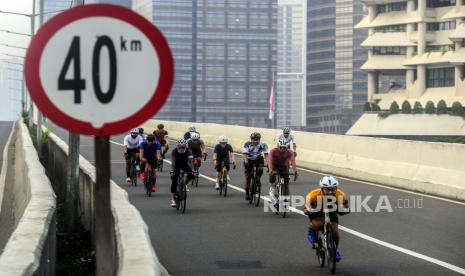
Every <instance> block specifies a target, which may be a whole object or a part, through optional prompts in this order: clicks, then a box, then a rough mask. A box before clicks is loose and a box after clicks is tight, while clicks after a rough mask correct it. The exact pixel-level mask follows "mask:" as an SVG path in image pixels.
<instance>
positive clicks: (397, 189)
mask: <svg viewBox="0 0 465 276" xmlns="http://www.w3.org/2000/svg"><path fill="white" fill-rule="evenodd" d="M205 147H207V148H209V149H213V147H209V146H205ZM234 154H235V155H237V156H242V154H240V153H236V152H235V153H234ZM297 169H298V170H300V171H305V172H309V173H314V174H318V175H322V176H324V175H328V174H327V173H322V172H317V171H314V170H309V169H305V168H301V167H297ZM335 176H337V178H339V179H345V180H348V181H352V182H355V183H360V184H365V185H370V186H375V187H378V188H384V189H388V190H393V191H397V192H403V193H407V194H412V195H419V196H422V197H428V198H432V199H437V200H442V201H445V202H449V203H454V204H458V205H462V206H465V202H462V201H457V200H453V199H449V198H444V197H439V196H434V195H429V194H423V193H419V192H414V191H409V190H403V189H400V188H396V187H390V186H386V185H381V184H375V183H371V182H366V181H363V180H357V179H353V178H349V177H343V176H338V175H335Z"/></svg>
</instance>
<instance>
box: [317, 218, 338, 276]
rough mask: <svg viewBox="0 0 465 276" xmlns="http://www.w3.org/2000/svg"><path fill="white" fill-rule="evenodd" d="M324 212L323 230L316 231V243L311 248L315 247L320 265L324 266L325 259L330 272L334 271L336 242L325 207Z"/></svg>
mask: <svg viewBox="0 0 465 276" xmlns="http://www.w3.org/2000/svg"><path fill="white" fill-rule="evenodd" d="M323 212H324V215H325V217H324V227H323V230H319V231H317V233H316V234H317V240H318V243H317V245H316V246H315V245H313V244H312V246H313V249H316V256H317V258H318V263H319V264H320V266H321V267H324V266H325V259H326V258H327V260H326V262H327V263H328V268H329V271H330V272H331V274H334V273H335V272H336V252H337V244H336V239H335V234H334V230H333V225H332V224H331V222H330V219H329V212H328V210H327V209H324V210H323Z"/></svg>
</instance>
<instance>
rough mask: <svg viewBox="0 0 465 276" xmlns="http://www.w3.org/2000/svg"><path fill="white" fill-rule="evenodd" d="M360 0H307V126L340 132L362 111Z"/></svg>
mask: <svg viewBox="0 0 465 276" xmlns="http://www.w3.org/2000/svg"><path fill="white" fill-rule="evenodd" d="M362 17H363V6H362V3H361V1H360V0H308V1H307V18H308V20H307V127H306V129H308V130H310V131H315V132H327V133H345V132H346V131H347V130H348V129H349V128H350V126H351V125H352V124H353V123H354V122H355V121H356V120H357V119H358V117H359V116H360V115H361V114H362V106H363V104H364V103H365V102H366V74H365V73H364V72H362V71H361V70H360V66H361V65H362V64H363V62H364V60H366V53H365V51H364V50H363V49H361V47H360V43H361V42H362V41H363V38H364V37H365V31H363V30H354V29H353V26H354V24H355V23H357V22H358V20H360V19H361V18H362Z"/></svg>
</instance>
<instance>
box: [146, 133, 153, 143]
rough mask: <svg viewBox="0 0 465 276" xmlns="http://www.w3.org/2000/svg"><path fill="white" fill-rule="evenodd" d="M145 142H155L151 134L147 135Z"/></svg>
mask: <svg viewBox="0 0 465 276" xmlns="http://www.w3.org/2000/svg"><path fill="white" fill-rule="evenodd" d="M147 141H149V142H153V141H155V135H153V134H149V135H147Z"/></svg>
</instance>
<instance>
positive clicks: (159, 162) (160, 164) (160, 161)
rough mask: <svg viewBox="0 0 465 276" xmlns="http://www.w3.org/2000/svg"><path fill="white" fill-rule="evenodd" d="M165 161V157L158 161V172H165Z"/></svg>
mask: <svg viewBox="0 0 465 276" xmlns="http://www.w3.org/2000/svg"><path fill="white" fill-rule="evenodd" d="M163 160H164V158H163V155H162V156H161V159H160V160H158V161H157V162H158V164H157V171H158V172H163V163H164V162H163Z"/></svg>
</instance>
